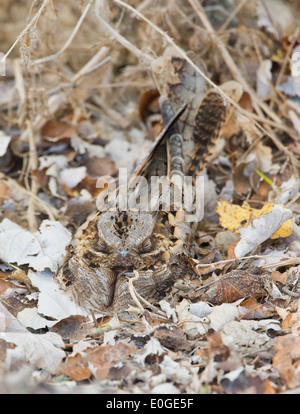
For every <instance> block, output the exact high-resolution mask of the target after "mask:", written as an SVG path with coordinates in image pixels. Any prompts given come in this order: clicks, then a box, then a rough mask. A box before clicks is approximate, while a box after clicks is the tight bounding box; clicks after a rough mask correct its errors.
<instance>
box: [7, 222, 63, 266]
mask: <svg viewBox="0 0 300 414" xmlns="http://www.w3.org/2000/svg"><path fill="white" fill-rule="evenodd" d="M70 241H71V233H70V232H69V230H67V229H66V228H65V227H63V225H62V224H60V223H59V222H55V221H50V220H44V221H43V222H42V224H41V226H40V230H39V231H38V232H36V233H30V232H29V231H28V230H26V229H23V228H22V227H21V226H19V225H18V224H16V223H14V222H12V221H11V220H9V219H6V218H5V219H4V220H3V221H2V223H1V224H0V258H1V259H2V260H3V261H4V262H6V263H17V265H22V264H28V265H29V266H30V267H32V268H33V269H35V270H40V271H41V270H44V269H46V268H49V269H50V270H52V271H56V270H57V269H58V267H59V266H60V265H61V263H62V260H63V257H64V255H65V249H66V246H67V245H68V244H69V243H70Z"/></svg>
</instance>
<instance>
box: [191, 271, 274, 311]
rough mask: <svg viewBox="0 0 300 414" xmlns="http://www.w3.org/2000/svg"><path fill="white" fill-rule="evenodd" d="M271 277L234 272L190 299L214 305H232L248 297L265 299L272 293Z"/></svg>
mask: <svg viewBox="0 0 300 414" xmlns="http://www.w3.org/2000/svg"><path fill="white" fill-rule="evenodd" d="M270 289H271V275H269V274H265V275H257V274H253V273H250V272H248V271H246V270H233V271H231V272H229V273H227V274H225V275H223V276H221V277H220V278H219V279H217V280H214V281H213V282H212V283H209V282H208V283H207V286H203V287H201V288H200V289H199V290H198V291H197V292H195V294H194V295H190V299H191V300H193V299H196V298H197V299H201V300H204V301H207V302H210V303H212V304H214V305H220V304H222V303H231V302H235V301H236V300H239V299H242V298H245V297H247V296H249V297H252V298H261V297H265V296H267V295H268V294H269V293H270Z"/></svg>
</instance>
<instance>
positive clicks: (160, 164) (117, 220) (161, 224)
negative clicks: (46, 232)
mask: <svg viewBox="0 0 300 414" xmlns="http://www.w3.org/2000/svg"><path fill="white" fill-rule="evenodd" d="M168 53H169V55H168V54H167V56H166V62H165V70H164V71H163V76H162V77H161V79H164V88H163V93H164V98H163V99H162V102H161V107H162V113H163V117H164V123H165V125H166V124H168V122H169V121H170V119H171V118H172V117H174V114H175V112H176V111H178V109H179V108H182V106H183V104H186V105H187V109H186V111H185V112H184V113H183V115H181V117H180V121H179V122H177V123H176V124H174V125H172V127H171V128H170V129H169V130H168V133H167V134H162V135H161V136H160V138H159V139H158V141H157V142H156V143H155V145H154V146H153V149H152V150H151V151H150V153H149V154H148V156H147V157H146V159H145V160H144V161H143V162H142V163H141V166H140V167H139V168H138V169H137V172H136V173H135V174H136V175H143V176H144V177H146V178H147V179H149V178H150V177H151V176H152V175H157V172H158V171H159V175H166V176H168V177H169V179H170V180H171V179H172V180H173V178H174V177H176V176H178V177H180V176H182V175H191V176H195V175H197V174H198V173H199V171H200V169H199V168H200V167H201V168H202V167H203V164H204V162H205V155H206V154H207V153H208V152H209V147H210V145H211V143H212V142H213V141H214V139H215V138H216V137H217V136H218V132H219V129H220V126H221V124H222V122H223V121H224V117H225V107H224V104H223V101H222V99H221V98H220V96H219V95H218V94H217V93H216V92H214V91H210V92H207V93H206V94H205V92H204V81H203V79H202V77H201V76H200V75H199V74H198V73H197V72H196V71H195V70H194V69H193V68H192V67H191V66H190V65H189V64H188V63H187V62H186V61H185V60H183V59H182V58H181V57H179V56H176V55H172V53H170V51H169V52H168ZM168 76H169V77H168ZM189 144H192V145H189ZM158 160H159V161H158ZM199 166H200V167H199ZM134 176H135V175H134ZM116 196H117V194H116ZM158 210H159V211H156V212H149V211H146V212H141V211H134V210H128V211H119V210H117V209H109V210H107V211H98V212H97V213H96V214H94V215H93V216H91V217H90V218H89V219H88V220H87V222H86V223H84V224H83V225H82V226H81V227H80V228H79V229H78V231H77V232H76V234H75V236H74V238H73V241H72V243H71V245H70V246H69V248H68V253H67V255H66V257H65V260H64V264H63V266H62V267H61V269H60V270H59V272H58V273H57V275H56V280H57V281H58V283H59V284H60V286H61V288H62V289H63V290H64V291H65V292H67V293H68V294H69V295H70V296H71V297H72V298H73V299H74V301H75V302H76V303H78V304H79V305H81V306H83V307H85V308H86V309H87V310H89V311H97V312H101V313H114V312H117V313H119V312H123V311H125V310H126V308H127V307H128V305H131V304H133V300H132V295H131V293H130V292H129V287H128V280H129V278H131V277H133V275H134V271H137V272H138V275H139V277H138V279H137V280H135V281H134V288H135V289H136V291H137V293H138V294H139V295H141V296H142V297H143V298H145V299H146V300H149V299H151V298H155V299H159V298H161V297H163V296H164V295H165V293H166V291H167V290H168V288H169V287H170V286H172V284H173V283H174V281H175V280H176V279H178V278H183V277H184V276H185V275H187V274H189V275H192V274H193V270H192V269H191V267H190V265H189V262H188V257H189V256H190V255H193V254H194V251H195V245H194V244H195V243H194V231H195V226H190V225H189V223H185V221H184V212H183V211H175V210H173V209H172V208H171V209H170V211H163V210H162V209H161V208H160V209H158Z"/></svg>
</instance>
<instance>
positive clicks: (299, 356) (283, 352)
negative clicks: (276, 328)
mask: <svg viewBox="0 0 300 414" xmlns="http://www.w3.org/2000/svg"><path fill="white" fill-rule="evenodd" d="M274 348H275V351H276V353H275V355H274V358H273V367H274V368H275V370H276V371H277V372H278V373H279V375H280V377H281V378H282V379H283V380H284V382H285V384H286V386H287V388H288V389H292V388H295V387H299V386H300V376H299V369H300V336H299V334H298V335H294V334H288V335H284V336H281V337H279V338H277V340H276V343H275V347H274Z"/></svg>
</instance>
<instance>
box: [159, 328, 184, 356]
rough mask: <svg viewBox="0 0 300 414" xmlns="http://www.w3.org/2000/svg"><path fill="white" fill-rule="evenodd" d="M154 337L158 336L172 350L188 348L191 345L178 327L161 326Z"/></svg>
mask: <svg viewBox="0 0 300 414" xmlns="http://www.w3.org/2000/svg"><path fill="white" fill-rule="evenodd" d="M154 338H157V339H158V340H159V342H160V343H161V345H162V346H165V347H166V348H168V349H171V350H172V351H179V350H186V349H187V348H188V347H189V342H188V341H187V339H186V336H185V334H184V333H183V331H182V330H181V329H178V328H174V327H172V328H167V327H166V326H162V327H159V328H158V329H156V331H155V333H154Z"/></svg>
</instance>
